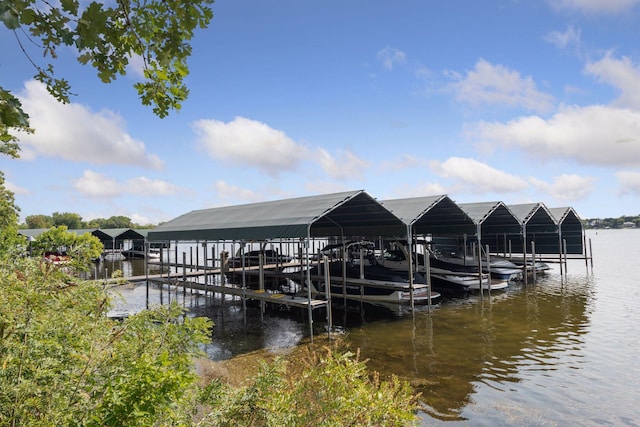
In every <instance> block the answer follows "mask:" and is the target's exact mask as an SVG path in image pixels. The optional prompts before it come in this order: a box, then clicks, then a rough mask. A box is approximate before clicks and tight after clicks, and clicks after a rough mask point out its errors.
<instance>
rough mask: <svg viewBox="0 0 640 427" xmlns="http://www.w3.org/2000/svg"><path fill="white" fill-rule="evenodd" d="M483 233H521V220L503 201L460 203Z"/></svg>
mask: <svg viewBox="0 0 640 427" xmlns="http://www.w3.org/2000/svg"><path fill="white" fill-rule="evenodd" d="M458 206H460V208H461V209H462V210H463V211H464V212H465V213H466V214H467V215H469V217H470V218H471V219H472V220H473V221H474V222H475V223H476V225H477V226H478V227H479V229H480V230H481V231H480V233H481V234H482V235H485V234H487V235H495V234H519V233H520V232H521V227H520V222H519V221H518V219H517V218H516V217H515V216H514V215H513V213H512V212H511V211H510V210H509V208H508V207H507V206H506V205H505V204H504V203H503V202H479V203H459V204H458Z"/></svg>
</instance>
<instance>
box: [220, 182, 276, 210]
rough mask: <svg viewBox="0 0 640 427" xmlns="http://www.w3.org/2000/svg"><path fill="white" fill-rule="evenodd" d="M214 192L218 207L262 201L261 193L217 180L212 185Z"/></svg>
mask: <svg viewBox="0 0 640 427" xmlns="http://www.w3.org/2000/svg"><path fill="white" fill-rule="evenodd" d="M214 190H215V192H216V194H217V197H216V199H217V200H218V202H219V203H218V205H219V206H223V205H232V204H237V203H252V202H259V201H262V200H264V197H263V195H262V194H261V193H257V192H255V191H253V190H249V189H246V188H241V187H238V186H237V185H231V184H229V183H228V182H226V181H223V180H218V181H216V182H215V184H214Z"/></svg>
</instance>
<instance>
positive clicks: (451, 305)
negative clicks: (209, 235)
mask: <svg viewBox="0 0 640 427" xmlns="http://www.w3.org/2000/svg"><path fill="white" fill-rule="evenodd" d="M587 237H588V238H591V239H592V244H593V252H594V262H593V263H594V267H593V273H591V270H590V269H587V267H586V266H585V262H584V261H571V262H570V264H569V275H568V276H567V277H565V278H564V279H562V278H561V277H560V274H559V271H558V269H557V266H554V270H552V271H551V272H550V273H549V274H547V275H546V276H543V277H542V278H539V280H538V281H537V283H536V284H535V285H532V284H529V285H528V286H525V285H524V284H516V285H512V286H510V287H509V288H508V289H507V290H506V291H505V292H499V293H498V292H494V293H493V294H492V295H491V297H490V298H487V297H484V298H482V299H481V298H480V297H479V295H477V294H476V295H473V296H471V297H468V298H461V299H455V300H451V301H447V302H445V303H443V304H441V306H440V307H437V308H436V309H434V310H432V311H431V312H430V313H429V312H426V311H425V310H420V311H417V312H416V313H414V314H413V315H412V314H407V313H402V312H397V311H396V312H392V311H389V310H387V309H380V308H378V307H373V306H365V307H364V311H362V312H358V313H357V314H354V312H351V311H349V312H344V313H340V312H339V311H337V310H336V313H335V314H334V317H333V320H334V324H336V325H337V326H338V327H339V328H341V329H343V330H345V331H346V334H345V338H346V340H347V341H348V343H349V344H350V345H351V346H352V347H353V348H360V351H361V355H362V358H363V359H369V362H368V366H369V367H370V368H371V369H373V370H376V371H379V372H381V373H382V374H387V375H391V374H394V375H398V376H400V377H402V378H404V379H407V380H408V381H410V382H411V383H412V385H413V386H414V387H415V389H416V390H417V391H418V392H420V393H421V394H422V396H421V402H422V404H423V412H422V414H421V419H422V423H423V425H447V426H458V425H465V426H466V425H473V426H540V425H545V426H565V425H581V426H640V411H639V410H638V409H637V405H638V404H639V403H640V309H639V304H640V288H639V287H638V278H639V277H640V261H639V260H640V246H639V245H638V242H637V239H638V238H640V230H601V231H598V232H597V233H596V232H595V231H589V232H588V234H587ZM134 289H135V287H134ZM142 289H144V287H142ZM132 292H135V290H132ZM174 297H175V296H174ZM165 298H166V297H165ZM185 305H187V306H190V307H191V310H192V312H193V313H194V314H196V315H206V316H209V317H211V318H212V319H213V321H214V322H215V324H216V327H215V331H214V336H213V344H212V345H211V346H210V347H209V348H208V349H207V352H208V354H209V356H210V357H211V358H212V359H217V360H220V359H228V358H232V357H233V356H235V355H238V354H242V353H245V352H249V351H253V350H256V349H260V348H264V347H267V348H287V347H289V346H293V345H296V344H297V343H299V342H300V341H301V340H302V339H303V338H304V337H305V336H306V335H307V328H308V326H307V325H306V324H305V318H306V312H302V313H300V312H296V311H295V310H288V309H284V308H281V309H277V308H276V309H274V308H271V309H268V310H267V312H266V313H265V314H261V313H262V311H261V310H260V307H259V306H255V305H252V306H249V307H248V309H247V310H246V311H245V310H243V308H242V305H241V304H238V303H237V302H233V303H229V302H225V303H222V302H221V301H220V300H209V301H207V300H203V298H202V297H199V298H193V299H192V298H189V299H188V303H185ZM318 317H321V316H318V314H317V313H314V319H315V320H316V323H320V324H321V323H322V319H318ZM319 320H320V321H319ZM317 326H318V325H317ZM321 326H322V325H319V326H318V327H319V328H321Z"/></svg>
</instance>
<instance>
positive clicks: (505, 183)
mask: <svg viewBox="0 0 640 427" xmlns="http://www.w3.org/2000/svg"><path fill="white" fill-rule="evenodd" d="M430 168H431V170H432V171H433V172H434V173H436V174H437V175H439V176H441V177H444V178H449V179H452V180H454V181H455V182H456V184H457V187H460V188H458V191H461V190H462V189H464V190H466V191H474V192H479V193H490V192H498V193H509V192H516V191H520V190H524V189H526V188H527V187H528V184H527V182H526V181H525V180H523V179H522V178H519V177H517V176H515V175H511V174H509V173H506V172H503V171H500V170H498V169H495V168H492V167H491V166H489V165H487V164H485V163H481V162H479V161H477V160H474V159H469V158H461V157H450V158H449V159H447V160H446V161H445V162H438V161H432V162H431V164H430Z"/></svg>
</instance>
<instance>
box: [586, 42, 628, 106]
mask: <svg viewBox="0 0 640 427" xmlns="http://www.w3.org/2000/svg"><path fill="white" fill-rule="evenodd" d="M585 70H586V72H587V73H589V74H592V75H594V76H595V77H596V78H597V79H598V80H600V81H602V82H605V83H608V84H609V85H611V86H613V87H615V88H617V89H619V90H620V92H621V95H620V97H619V98H618V99H617V100H616V101H615V103H614V104H615V105H616V106H619V107H622V108H632V109H635V110H640V66H638V65H636V64H634V63H633V62H631V59H629V58H628V57H622V58H620V59H616V58H613V57H612V55H611V54H607V55H605V56H604V57H603V58H602V59H601V60H599V61H596V62H592V63H589V64H587V65H586V66H585Z"/></svg>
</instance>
